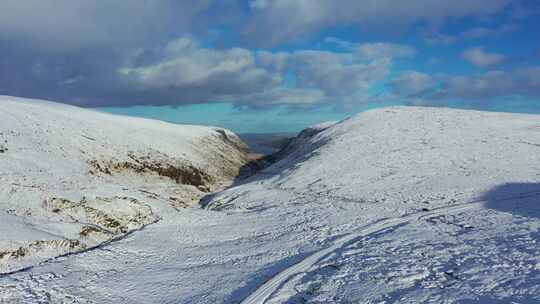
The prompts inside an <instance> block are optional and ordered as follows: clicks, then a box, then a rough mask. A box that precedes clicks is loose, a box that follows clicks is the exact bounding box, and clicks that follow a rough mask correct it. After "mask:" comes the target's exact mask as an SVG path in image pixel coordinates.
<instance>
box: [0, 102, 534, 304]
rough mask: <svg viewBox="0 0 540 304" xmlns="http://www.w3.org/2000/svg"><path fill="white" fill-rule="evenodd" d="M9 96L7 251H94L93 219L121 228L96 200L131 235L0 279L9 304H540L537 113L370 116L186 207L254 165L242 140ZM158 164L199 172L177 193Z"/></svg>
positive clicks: (317, 136)
mask: <svg viewBox="0 0 540 304" xmlns="http://www.w3.org/2000/svg"><path fill="white" fill-rule="evenodd" d="M0 102H1V105H2V108H0V115H1V116H2V117H1V120H0V126H1V128H2V136H3V138H4V137H5V140H7V142H6V143H3V149H4V150H6V151H7V152H4V153H2V154H0V161H1V163H0V168H1V169H2V171H1V172H2V174H1V178H2V184H1V187H3V188H2V189H1V192H0V193H1V195H2V196H0V207H1V208H3V209H2V210H3V212H4V213H3V215H2V218H0V219H1V221H2V222H1V223H2V225H3V226H2V228H1V229H2V232H3V231H9V232H8V233H7V234H4V233H2V236H4V235H8V237H2V242H4V243H3V246H6V245H5V243H6V242H7V244H13V243H14V244H15V245H11V246H12V248H15V249H16V247H17V246H24V244H28V242H32V241H37V240H41V239H47V238H51V239H53V237H54V239H76V240H80V241H81V242H83V241H87V240H88V239H89V238H88V237H86V236H84V237H83V236H80V234H81V232H82V230H81V228H82V225H85V224H81V223H82V222H83V221H84V222H85V223H87V222H89V221H90V220H91V222H90V224H92V225H88V227H96V226H97V227H96V228H97V229H96V230H99V229H101V228H104V230H105V228H106V229H107V230H112V229H113V228H114V227H108V228H107V225H106V223H109V222H108V221H107V220H105V221H104V220H102V219H101V217H99V216H94V215H93V214H92V213H91V212H89V211H86V208H85V206H88V207H89V208H90V209H91V210H99V211H102V212H103V213H104V214H106V215H108V216H109V217H113V216H114V219H116V220H117V221H119V222H120V225H119V226H120V227H127V228H125V229H124V230H121V229H120V232H116V233H115V232H114V231H108V232H100V233H101V234H104V235H107V236H108V235H115V236H117V235H121V236H124V237H121V239H119V240H116V241H113V242H110V243H107V244H106V245H102V246H99V247H98V248H97V249H96V250H88V251H86V252H83V253H79V254H75V255H70V256H65V257H57V258H54V259H52V260H50V261H47V262H45V263H42V264H41V265H40V266H39V267H34V268H31V269H28V270H25V271H19V272H17V273H13V274H10V275H4V276H1V277H0V302H1V301H6V302H9V303H12V302H13V303H43V302H45V303H46V302H52V303H111V302H113V303H511V302H514V303H539V302H540V245H539V242H540V117H539V116H535V115H522V114H506V113H485V112H475V111H462V110H451V109H439V108H415V107H394V108H386V109H379V110H373V111H368V112H364V113H362V114H359V115H357V116H354V117H352V118H350V119H347V120H345V121H342V122H338V123H328V124H322V125H319V126H314V127H312V128H309V129H307V130H306V131H304V132H302V133H301V134H300V135H299V136H298V137H297V138H296V140H294V141H292V142H291V143H289V145H288V146H287V147H286V148H285V149H284V150H283V151H282V152H281V153H279V154H278V155H277V156H276V157H277V158H278V159H279V160H278V161H277V162H276V163H275V164H273V165H272V166H270V167H268V168H266V169H265V170H263V171H261V172H259V173H258V174H256V175H254V176H252V177H250V178H248V179H246V180H242V181H237V182H236V184H235V185H233V186H232V187H230V188H229V189H227V190H225V191H219V192H214V193H212V194H210V195H207V196H206V197H205V198H204V199H203V200H202V201H201V204H200V205H199V206H193V207H190V208H185V209H180V208H177V207H178V204H177V202H178V201H187V202H189V201H192V200H196V199H198V198H199V197H200V193H198V192H197V191H198V190H195V189H196V186H200V185H199V183H200V181H201V180H205V181H207V180H210V181H212V182H206V183H205V184H204V186H208V185H210V187H211V188H213V189H214V188H216V187H217V186H213V185H217V184H218V183H217V182H215V181H223V182H225V181H226V180H229V179H230V177H231V176H233V175H234V172H238V168H239V167H240V166H242V165H244V164H245V162H246V154H245V151H244V150H243V149H242V145H241V143H239V142H238V140H237V138H236V137H235V136H234V135H233V134H230V133H228V132H227V131H216V129H211V128H199V127H187V126H172V125H169V124H165V123H158V122H153V121H147V120H140V119H134V118H124V117H122V118H119V117H114V116H110V115H105V114H98V113H94V112H89V111H86V110H80V109H76V108H71V107H66V106H59V105H54V104H36V103H34V102H20V101H17V102H12V101H8V99H6V98H4V99H2V100H0ZM4 105H7V106H4ZM6 109H7V110H6ZM53 113H54V115H53ZM90 113H91V114H90ZM52 117H54V118H52ZM37 124H39V126H37ZM53 126H54V127H53ZM4 130H5V131H4ZM47 130H50V131H47ZM17 132H20V134H21V136H18V137H17V136H16V134H19V133H17ZM89 138H90V139H89ZM3 140H4V139H3ZM59 147H63V149H60V148H59ZM79 150H82V151H84V152H85V153H82V152H81V151H79ZM17 152H18V153H19V154H17ZM17 155H20V156H17ZM42 155H43V156H42ZM7 157H9V158H7ZM44 157H46V158H44ZM155 162H159V163H165V164H167V165H165V166H166V167H167V166H168V165H169V164H172V165H171V166H172V167H174V168H178V167H180V168H182V169H181V170H180V171H181V172H185V170H186V169H185V168H191V169H189V170H188V171H189V172H190V173H193V172H198V173H194V174H195V175H196V176H198V177H197V178H193V179H186V180H182V182H181V183H180V184H186V183H187V184H190V183H191V184H192V185H179V184H177V183H175V181H177V180H178V179H174V178H173V180H171V178H170V175H171V174H165V175H164V174H163V170H154V169H152V168H154V166H153V165H152V164H154V163H155ZM124 163H130V165H125V164H124ZM178 163H181V164H182V165H181V166H179V165H177V164H178ZM186 163H187V164H186ZM118 164H120V165H118ZM122 164H124V165H122ZM133 166H134V167H135V168H132V167H133ZM141 167H142V168H141ZM147 167H150V168H147ZM161 167H163V166H161ZM5 168H7V169H5ZM143 168H144V169H143ZM216 168H217V169H216ZM195 169H196V170H195ZM39 170H42V171H39ZM90 171H92V172H93V173H90ZM108 171H109V172H108ZM173 171H174V170H173ZM160 172H161V173H160ZM165 172H169V171H168V170H165ZM202 172H204V173H202ZM180 175H182V174H180ZM174 176H177V175H174ZM182 176H183V175H182ZM190 176H192V175H190ZM194 180H195V181H199V182H188V181H194ZM34 187H39V188H34ZM13 189H14V190H13ZM36 189H37V190H36ZM201 189H202V190H204V191H206V188H204V187H202V188H201ZM141 190H142V191H141ZM48 193H49V194H48ZM119 193H122V194H119ZM153 193H155V194H153ZM47 195H48V197H49V198H48V199H46V198H45V197H47ZM83 196H84V199H83ZM50 197H53V198H50ZM123 197H129V199H123ZM171 197H175V199H171ZM186 197H187V198H186ZM54 198H56V199H54ZM64 200H67V201H68V202H67V203H65V202H64ZM21 202H22V203H21ZM27 205H28V206H29V207H25V208H28V209H24V208H20V207H14V206H27ZM142 205H144V206H147V208H151V212H150V211H147V212H145V210H149V209H145V208H144V207H142ZM116 206H124V208H122V209H120V210H118V208H117V207H116ZM171 206H173V207H176V209H177V210H176V209H175V208H172V207H171ZM12 209H13V210H15V211H10V210H12ZM56 209H59V211H56ZM27 210H28V212H27ZM110 210H114V211H110ZM55 211H56V212H55ZM98 213H99V212H98ZM99 214H102V213H99ZM135 214H136V215H135ZM132 218H136V219H137V222H136V223H133V221H130V219H132ZM156 218H160V220H159V221H158V222H155V221H156V220H155V219H156ZM103 221H104V222H103ZM122 221H124V222H122ZM4 223H8V224H6V225H4ZM151 223H153V224H151ZM148 224H151V225H148ZM71 225H79V226H73V227H77V229H79V230H77V229H75V228H71V227H72V226H71ZM144 225H148V226H146V229H144V230H142V231H138V232H136V233H132V234H128V235H127V236H125V235H126V233H128V231H131V230H133V229H138V228H139V227H142V226H144ZM104 226H105V227H104ZM70 229H72V230H70ZM89 229H90V228H89ZM130 229H131V230H130ZM70 231H73V232H70ZM100 231H101V230H100ZM68 233H73V235H71V236H70V235H68ZM96 233H97V232H96ZM108 233H109V234H108ZM76 234H79V236H77V235H76ZM31 238H33V239H31ZM94 238H96V237H94ZM21 239H22V240H24V241H20V240H21ZM104 239H106V238H104ZM108 239H109V240H110V239H111V237H109V238H108ZM17 242H19V243H17ZM21 242H22V244H20V243H21ZM24 242H26V243H24ZM87 242H88V241H87ZM94 243H97V242H94ZM68 247H69V246H68ZM14 252H16V250H15V251H14ZM49 256H50V255H49ZM4 259H5V257H4ZM10 259H11V258H10ZM23 260H24V259H23ZM10 261H11V260H8V261H7V262H8V263H11V264H5V263H6V260H2V263H4V264H3V265H15V264H14V263H13V262H10ZM26 263H29V264H32V263H34V261H27V262H26ZM4 267H8V266H4ZM9 267H14V266H9Z"/></svg>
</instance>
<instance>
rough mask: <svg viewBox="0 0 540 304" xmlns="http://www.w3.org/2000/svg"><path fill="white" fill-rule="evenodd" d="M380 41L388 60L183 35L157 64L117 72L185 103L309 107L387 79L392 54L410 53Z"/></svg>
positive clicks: (140, 86)
mask: <svg viewBox="0 0 540 304" xmlns="http://www.w3.org/2000/svg"><path fill="white" fill-rule="evenodd" d="M374 45H375V44H374ZM376 45H377V46H382V47H383V48H384V49H385V56H384V57H385V58H370V57H376V56H372V55H371V54H368V55H369V56H368V55H366V54H362V52H357V51H352V50H351V51H349V52H341V53H334V52H329V51H314V50H300V51H295V52H276V53H272V52H268V51H258V52H254V51H250V50H247V49H242V48H232V49H224V50H215V49H208V48H204V47H201V46H200V45H198V44H197V42H196V41H194V40H193V39H191V38H189V37H182V38H179V39H177V40H174V41H172V42H170V43H168V44H167V45H166V46H164V47H163V48H162V49H161V51H159V52H158V53H159V54H158V56H157V58H159V59H158V60H156V61H155V62H153V63H150V64H144V65H137V64H132V66H124V67H122V68H120V69H119V70H118V72H119V75H120V76H121V77H124V78H125V79H128V80H129V81H131V82H132V83H133V84H132V86H133V87H137V88H138V90H139V91H142V92H144V91H161V92H167V94H169V93H171V92H177V94H178V95H179V96H178V99H179V100H180V101H184V100H186V101H188V102H189V101H191V102H193V101H194V100H200V101H201V102H202V101H204V102H207V101H218V100H222V101H223V100H226V101H232V102H237V103H241V104H243V105H252V106H255V107H262V106H270V105H282V104H289V105H295V106H298V105H304V106H305V105H309V104H311V105H313V104H320V103H321V102H323V101H328V100H329V99H330V98H332V100H333V101H334V102H336V103H339V102H340V100H343V99H344V98H345V97H346V96H351V95H358V94H360V93H364V94H365V93H366V92H367V91H368V90H369V88H370V87H371V86H372V85H374V84H375V83H377V82H378V81H381V80H383V79H384V78H385V77H386V76H387V75H388V73H389V70H390V67H391V63H392V60H391V58H387V56H392V55H395V56H402V55H404V53H403V50H404V51H406V52H409V50H408V49H407V48H403V50H402V49H401V48H400V47H398V46H397V45H395V46H394V45H390V44H376ZM396 50H397V51H396ZM132 61H133V62H135V63H136V62H138V60H132ZM286 79H287V80H286Z"/></svg>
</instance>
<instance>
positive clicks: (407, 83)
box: [390, 71, 436, 97]
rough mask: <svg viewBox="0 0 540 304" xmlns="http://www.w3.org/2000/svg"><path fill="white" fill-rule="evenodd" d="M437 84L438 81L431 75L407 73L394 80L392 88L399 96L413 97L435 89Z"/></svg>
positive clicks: (391, 83) (414, 72) (391, 84)
mask: <svg viewBox="0 0 540 304" xmlns="http://www.w3.org/2000/svg"><path fill="white" fill-rule="evenodd" d="M435 84H436V81H435V79H434V78H433V77H432V76H431V75H428V74H424V73H420V72H416V71H407V72H403V73H402V74H401V75H399V76H398V77H397V78H395V79H393V80H392V81H391V82H390V87H391V88H392V91H393V92H394V93H396V94H398V95H399V96H403V97H411V96H415V95H418V94H421V93H425V92H427V91H429V90H431V89H433V87H434V86H435Z"/></svg>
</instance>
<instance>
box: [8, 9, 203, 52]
mask: <svg viewBox="0 0 540 304" xmlns="http://www.w3.org/2000/svg"><path fill="white" fill-rule="evenodd" d="M209 7H210V1H207V0H202V1H173V0H165V1H158V0H146V1H93V0H78V1H71V0H56V1H43V0H25V1H18V0H4V1H2V3H1V4H0V39H3V40H9V41H12V42H13V43H15V42H16V43H20V44H27V45H28V44H30V45H32V46H33V47H34V48H37V47H39V48H42V49H46V50H48V51H55V52H66V51H68V50H76V49H83V48H92V47H96V46H98V45H99V46H106V45H111V44H113V45H115V47H127V46H134V45H137V44H140V43H147V42H148V41H156V39H158V38H157V37H160V36H159V35H157V34H158V33H161V32H163V31H168V32H172V33H176V34H181V33H185V32H188V31H191V30H193V27H194V26H195V24H196V23H197V21H198V19H197V18H196V17H197V16H198V15H199V14H201V13H203V12H204V11H205V10H206V9H208V8H209Z"/></svg>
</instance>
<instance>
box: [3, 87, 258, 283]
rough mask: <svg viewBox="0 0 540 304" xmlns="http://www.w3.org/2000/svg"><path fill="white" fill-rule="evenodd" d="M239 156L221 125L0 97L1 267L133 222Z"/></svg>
mask: <svg viewBox="0 0 540 304" xmlns="http://www.w3.org/2000/svg"><path fill="white" fill-rule="evenodd" d="M246 161H247V156H246V148H245V146H244V144H243V143H242V142H241V141H240V140H239V138H238V137H237V136H236V135H235V134H233V133H231V132H229V131H227V130H224V129H220V128H211V127H201V126H188V125H173V124H169V123H165V122H160V121H153V120H147V119H140V118H132V117H122V116H114V115H110V114H105V113H100V112H96V111H92V110H87V109H82V108H77V107H73V106H68V105H63V104H57V103H53V102H47V101H39V100H28V99H22V98H14V97H8V96H0V231H1V233H0V273H2V272H11V271H14V270H17V269H20V268H21V267H26V266H30V265H34V264H35V263H37V262H40V261H43V260H45V259H48V258H50V257H53V256H56V255H60V254H66V253H70V252H75V251H80V250H84V249H88V248H90V247H93V246H97V245H99V244H101V243H103V242H108V241H111V240H113V239H116V238H119V237H122V236H123V235H125V234H126V233H129V232H131V231H134V230H137V229H141V228H142V227H144V226H145V225H147V224H150V223H154V222H156V221H158V220H159V219H160V218H161V217H162V216H164V214H167V213H168V212H170V210H175V209H176V210H180V209H181V208H183V207H186V206H189V205H192V204H193V203H194V202H197V201H198V199H199V198H200V197H201V196H203V195H204V194H205V193H207V192H209V191H212V190H215V189H217V188H218V187H220V186H221V184H223V183H227V182H228V181H230V180H231V179H232V178H234V177H235V176H236V175H237V174H238V170H239V168H240V167H241V166H242V165H244V164H245V163H246Z"/></svg>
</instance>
